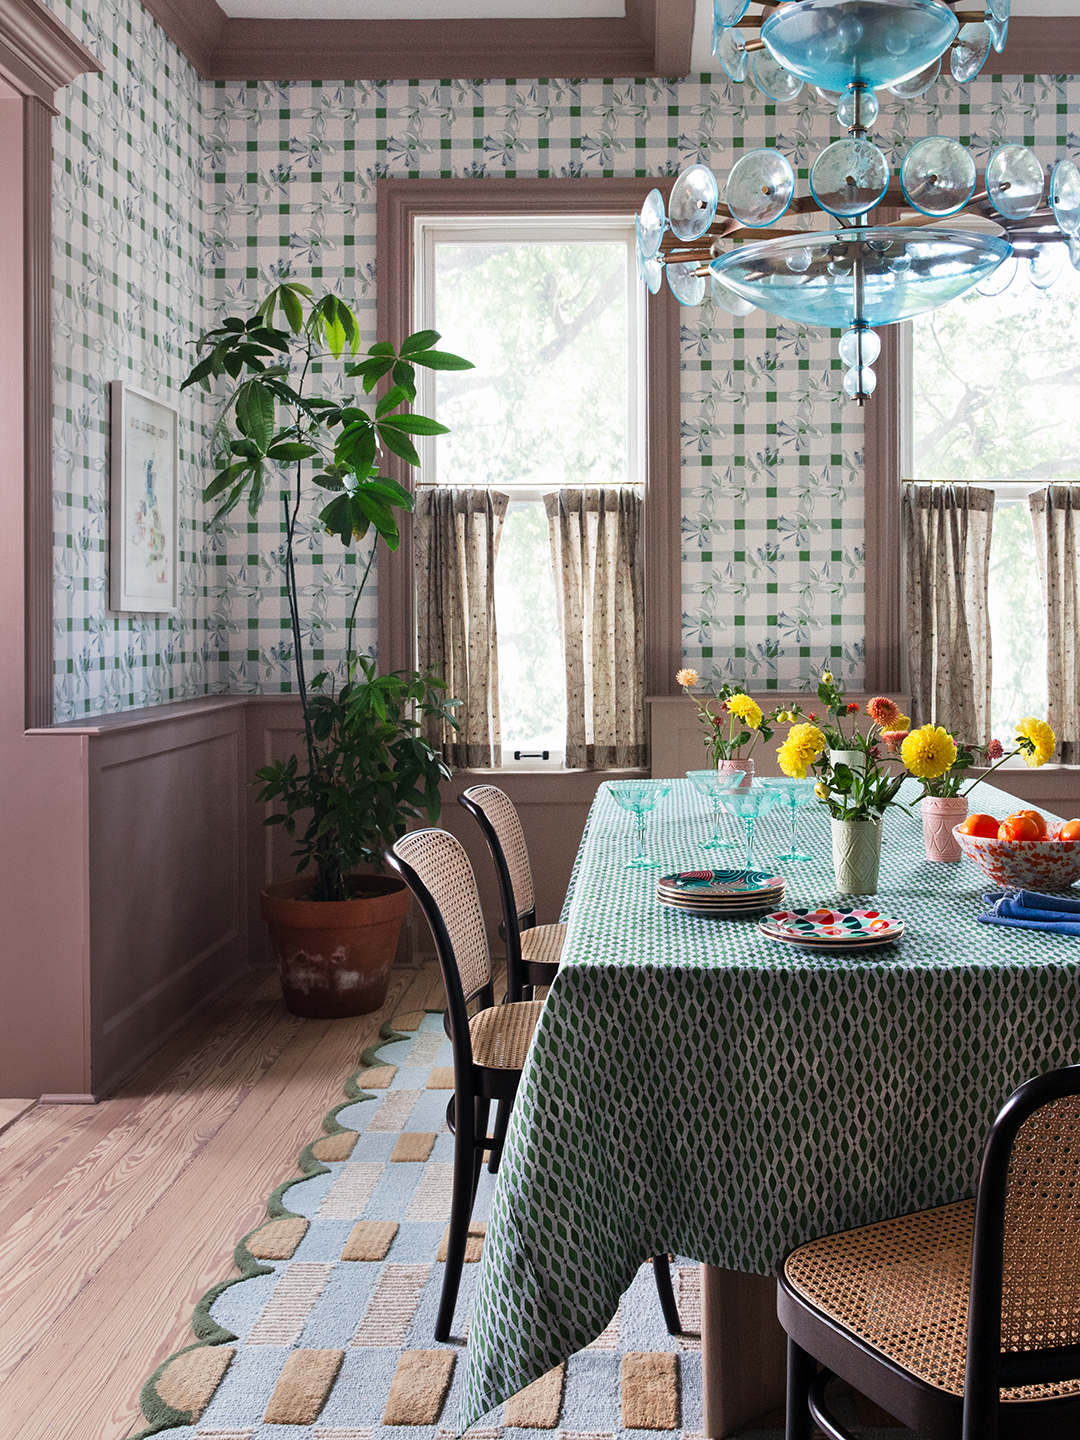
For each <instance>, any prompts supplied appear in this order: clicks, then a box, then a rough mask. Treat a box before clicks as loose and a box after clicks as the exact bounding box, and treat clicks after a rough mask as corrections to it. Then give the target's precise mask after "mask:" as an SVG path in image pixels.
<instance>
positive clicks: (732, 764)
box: [716, 760, 754, 790]
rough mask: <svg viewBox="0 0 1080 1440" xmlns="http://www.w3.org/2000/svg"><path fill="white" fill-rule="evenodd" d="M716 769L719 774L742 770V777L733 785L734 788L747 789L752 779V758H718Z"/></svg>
mask: <svg viewBox="0 0 1080 1440" xmlns="http://www.w3.org/2000/svg"><path fill="white" fill-rule="evenodd" d="M716 769H717V771H718V773H719V774H721V775H726V774H730V773H731V772H732V771H734V770H741V771H742V772H743V779H741V780H740V781H739V783H738V784H737V785H736V786H735V789H736V790H749V789H750V786H751V784H752V783H753V779H754V762H753V760H718V761H717V762H716Z"/></svg>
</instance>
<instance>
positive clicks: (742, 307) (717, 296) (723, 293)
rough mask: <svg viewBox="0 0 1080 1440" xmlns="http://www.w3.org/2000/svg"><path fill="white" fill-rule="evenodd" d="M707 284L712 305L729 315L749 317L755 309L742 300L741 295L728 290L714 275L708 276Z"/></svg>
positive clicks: (747, 301)
mask: <svg viewBox="0 0 1080 1440" xmlns="http://www.w3.org/2000/svg"><path fill="white" fill-rule="evenodd" d="M709 284H710V287H711V289H712V298H713V303H714V304H716V305H719V306H720V309H721V310H726V311H727V313H728V314H729V315H749V314H750V313H751V311H752V310H755V309H756V308H757V307H756V306H754V305H752V304H751V303H750V301H749V300H744V299H743V297H742V296H741V295H736V294H735V291H734V290H731V289H729V287H728V286H727V285H725V284H724V282H723V281H722V280H718V279H717V278H716V276H715V275H710V276H709Z"/></svg>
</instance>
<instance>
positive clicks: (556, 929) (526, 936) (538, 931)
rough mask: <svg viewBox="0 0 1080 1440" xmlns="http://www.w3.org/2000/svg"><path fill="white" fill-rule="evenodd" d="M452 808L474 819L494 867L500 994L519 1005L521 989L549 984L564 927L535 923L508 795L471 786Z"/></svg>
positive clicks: (521, 839)
mask: <svg viewBox="0 0 1080 1440" xmlns="http://www.w3.org/2000/svg"><path fill="white" fill-rule="evenodd" d="M458 804H459V805H463V806H464V807H465V809H466V810H468V812H469V814H470V815H472V816H474V817H475V819H476V821H477V823H478V824H479V826H480V829H481V830H482V831H483V834H484V839H485V840H486V841H487V844H488V849H489V850H490V851H491V858H492V860H494V862H495V873H496V875H497V876H498V878H499V895H500V898H501V899H502V911H503V919H502V927H501V932H502V934H503V937H504V939H505V941H506V978H507V991H506V993H507V995H508V997H509V998H510V999H511V1000H520V999H521V998H522V995H523V993H524V991H525V990H526V989H527V988H529V987H533V993H535V987H537V986H542V985H550V984H551V982H552V981H553V980H554V979H555V976H556V974H557V973H558V969H559V961H560V959H561V958H562V949H563V943H564V942H565V940H566V926H565V925H537V923H536V897H535V895H534V893H533V881H532V869H531V867H530V865H529V852H528V850H527V849H526V847H525V834H524V832H523V830H522V828H521V819H520V817H519V815H518V812H517V809H516V808H515V806H514V802H513V801H512V800H511V799H510V797H509V795H507V794H506V793H505V791H502V790H500V789H499V788H498V786H496V785H473V786H471V787H470V788H469V789H468V790H466V791H465V792H464V794H462V795H459V796H458Z"/></svg>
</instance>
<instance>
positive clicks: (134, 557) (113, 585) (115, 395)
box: [109, 380, 180, 614]
mask: <svg viewBox="0 0 1080 1440" xmlns="http://www.w3.org/2000/svg"><path fill="white" fill-rule="evenodd" d="M109 400H110V412H111V423H110V433H111V447H110V464H109V608H110V609H111V610H141V611H149V612H157V613H159V614H160V613H164V612H167V611H170V610H175V609H176V605H177V561H178V558H179V531H180V525H179V506H178V475H179V430H180V415H179V412H178V410H177V409H176V407H175V406H174V405H169V404H167V403H166V402H165V401H164V400H159V399H158V397H157V396H156V395H149V394H147V392H146V391H145V390H137V389H136V388H135V386H134V385H129V384H128V383H127V381H126V380H113V381H112V382H111V384H110V386H109Z"/></svg>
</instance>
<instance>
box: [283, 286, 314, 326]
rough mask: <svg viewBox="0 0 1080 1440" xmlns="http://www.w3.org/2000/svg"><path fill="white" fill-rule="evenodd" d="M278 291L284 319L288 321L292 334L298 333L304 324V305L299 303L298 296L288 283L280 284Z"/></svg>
mask: <svg viewBox="0 0 1080 1440" xmlns="http://www.w3.org/2000/svg"><path fill="white" fill-rule="evenodd" d="M279 293H280V295H281V308H282V310H283V311H284V312H285V319H286V320H287V321H288V322H289V329H290V330H291V331H292V332H293V334H294V335H299V333H300V331H301V329H302V328H303V324H304V307H303V305H301V303H300V297H299V296H298V295H297V294H296V291H295V290H291V289H290V288H289V286H288V285H282V287H281V290H280V291H279ZM308 293H309V294H310V293H311V292H310V291H309V292H308Z"/></svg>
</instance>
